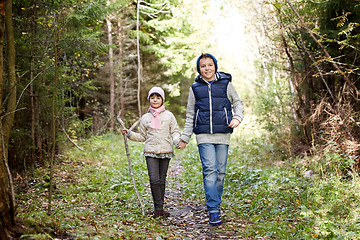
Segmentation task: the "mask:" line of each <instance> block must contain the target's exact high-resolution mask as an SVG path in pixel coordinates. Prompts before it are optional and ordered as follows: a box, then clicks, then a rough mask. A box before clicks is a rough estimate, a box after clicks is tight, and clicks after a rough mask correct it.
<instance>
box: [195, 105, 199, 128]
mask: <svg viewBox="0 0 360 240" xmlns="http://www.w3.org/2000/svg"><path fill="white" fill-rule="evenodd" d="M198 116H199V109H198V110H197V111H196V115H195V126H194V127H196V125H197V119H198Z"/></svg>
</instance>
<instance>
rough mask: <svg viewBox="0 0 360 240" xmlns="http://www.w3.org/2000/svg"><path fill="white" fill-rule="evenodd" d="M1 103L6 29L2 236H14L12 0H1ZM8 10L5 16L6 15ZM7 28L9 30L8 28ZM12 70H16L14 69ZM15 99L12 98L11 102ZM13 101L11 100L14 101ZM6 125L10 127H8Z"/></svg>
mask: <svg viewBox="0 0 360 240" xmlns="http://www.w3.org/2000/svg"><path fill="white" fill-rule="evenodd" d="M0 8H1V9H0V13H1V14H0V97H1V98H0V106H2V100H1V99H2V92H3V91H2V90H3V82H4V80H3V76H4V68H3V66H4V60H3V59H4V58H3V54H2V53H3V46H4V45H3V41H4V32H6V37H7V41H8V42H7V46H8V49H7V54H8V61H9V63H8V64H9V68H8V75H9V85H8V88H9V92H10V97H9V102H8V108H7V114H8V115H4V116H2V120H3V121H0V132H1V137H0V216H1V218H0V238H1V239H4V240H6V239H12V238H15V235H16V221H15V196H14V192H13V186H12V178H11V173H10V170H9V166H8V159H7V156H8V153H7V151H8V148H7V146H8V141H9V138H10V131H11V127H12V121H13V118H14V116H13V114H14V112H15V105H16V103H15V104H14V103H13V101H15V102H16V99H15V98H16V92H15V93H14V92H13V91H16V88H15V47H14V36H13V31H12V30H13V28H12V1H11V0H5V2H4V1H1V2H0ZM4 14H5V16H4ZM4 30H5V31H4ZM10 71H13V72H12V73H10ZM11 101H12V102H11ZM10 102H11V103H10ZM4 125H5V126H6V127H4Z"/></svg>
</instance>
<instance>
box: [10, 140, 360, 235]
mask: <svg viewBox="0 0 360 240" xmlns="http://www.w3.org/2000/svg"><path fill="white" fill-rule="evenodd" d="M79 144H80V145H81V146H82V147H83V148H84V149H85V150H84V151H80V150H78V149H77V148H72V147H67V148H66V151H64V153H63V155H62V156H61V157H59V158H58V159H57V164H56V168H55V183H56V188H55V194H54V198H53V202H52V213H51V214H50V215H48V214H47V213H46V209H47V204H48V203H47V186H48V177H47V176H48V170H47V169H44V168H39V169H37V171H36V172H35V177H34V178H32V179H22V180H17V191H16V192H17V202H18V217H19V219H20V221H21V223H23V224H24V225H25V226H27V227H28V232H27V234H25V235H23V237H22V238H23V239H51V238H52V237H54V236H57V237H58V238H61V237H63V238H70V239H71V238H73V239H188V238H186V237H185V236H184V235H182V233H181V232H178V233H177V232H174V231H173V229H172V228H171V226H169V225H168V224H163V222H162V221H160V220H154V219H152V218H151V217H150V216H151V215H150V212H151V211H152V200H151V195H150V190H149V186H148V177H147V170H146V164H145V162H144V158H143V156H142V151H143V145H142V143H134V142H129V144H130V147H131V156H132V161H133V169H134V172H135V175H136V179H137V187H138V189H139V191H140V193H141V196H142V199H143V200H144V203H145V208H146V212H147V213H148V214H147V216H146V217H143V216H142V214H141V209H140V207H139V204H138V201H137V198H136V195H135V193H134V191H133V187H132V184H131V179H130V176H129V173H128V165H127V159H126V156H125V153H124V147H123V141H122V136H119V135H116V134H111V133H109V134H105V135H103V136H98V137H93V138H91V139H88V140H84V141H83V142H80V143H79ZM176 155H177V158H180V159H181V165H182V166H183V168H184V169H183V174H182V175H181V178H179V179H178V180H179V181H180V182H181V186H182V193H183V195H184V197H185V198H186V199H188V200H189V201H193V202H198V203H201V204H202V203H203V202H204V194H203V191H202V173H201V163H200V161H199V159H198V154H197V149H196V146H195V144H189V145H188V147H187V149H185V150H183V151H180V150H176ZM277 157H278V156H276V155H275V154H273V153H272V151H271V146H268V145H267V144H266V142H265V141H262V140H260V138H257V139H248V140H246V142H244V141H243V140H242V139H236V140H234V141H233V143H232V145H231V148H230V151H229V161H228V168H227V176H226V182H225V189H224V194H223V203H222V209H223V211H224V220H225V222H226V224H224V226H223V231H237V232H239V231H238V230H237V229H241V232H240V233H238V234H239V236H241V237H242V238H243V239H259V238H263V239H360V237H359V236H360V218H359V214H360V208H359V206H360V200H359V199H360V198H359V193H360V189H359V188H360V181H359V179H358V176H357V175H355V174H353V175H352V178H350V179H344V178H342V177H341V176H338V175H337V174H335V173H333V172H331V171H329V170H327V171H328V172H325V173H324V172H321V171H320V168H319V167H317V168H313V169H311V170H312V171H313V172H314V174H313V175H312V176H311V177H304V176H303V173H304V172H305V171H307V170H309V169H310V168H311V167H312V166H311V165H310V164H308V163H306V164H305V163H304V159H300V158H295V159H286V160H278V159H277Z"/></svg>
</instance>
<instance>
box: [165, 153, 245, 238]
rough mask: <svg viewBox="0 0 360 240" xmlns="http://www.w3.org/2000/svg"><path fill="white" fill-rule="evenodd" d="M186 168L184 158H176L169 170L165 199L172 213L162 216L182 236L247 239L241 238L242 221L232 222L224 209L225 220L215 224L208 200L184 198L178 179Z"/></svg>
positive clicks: (166, 223)
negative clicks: (192, 200)
mask: <svg viewBox="0 0 360 240" xmlns="http://www.w3.org/2000/svg"><path fill="white" fill-rule="evenodd" d="M182 170H183V168H182V167H181V166H180V160H178V159H173V160H172V163H171V166H170V168H169V171H168V177H167V180H168V182H167V190H166V199H165V203H166V209H167V211H169V212H170V214H171V216H170V217H169V218H167V219H163V220H161V221H162V224H164V225H167V226H169V228H170V229H171V230H172V231H173V232H174V233H176V234H177V235H179V237H181V239H206V240H209V239H244V238H241V231H242V229H241V227H239V223H237V224H235V225H234V224H232V222H231V220H229V219H227V217H226V213H224V212H223V213H222V215H223V216H222V220H223V223H222V224H221V225H220V226H211V225H210V224H209V222H208V215H207V211H206V207H205V202H190V201H189V200H188V199H185V198H184V196H183V194H182V192H181V189H182V186H181V183H180V182H179V181H178V177H179V176H180V175H181V174H182ZM199 191H203V190H202V189H200V190H199ZM234 226H236V228H235V229H234ZM183 237H185V238H183Z"/></svg>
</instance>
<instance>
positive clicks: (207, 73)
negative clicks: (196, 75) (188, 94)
mask: <svg viewBox="0 0 360 240" xmlns="http://www.w3.org/2000/svg"><path fill="white" fill-rule="evenodd" d="M199 68H200V74H201V75H202V77H203V78H204V79H205V80H206V81H212V80H214V75H215V64H214V61H213V60H212V58H211V57H205V58H202V59H200V61H199Z"/></svg>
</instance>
